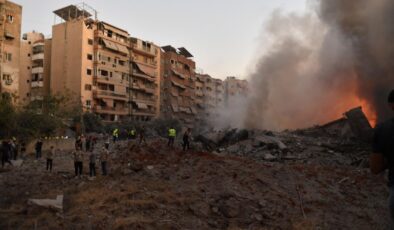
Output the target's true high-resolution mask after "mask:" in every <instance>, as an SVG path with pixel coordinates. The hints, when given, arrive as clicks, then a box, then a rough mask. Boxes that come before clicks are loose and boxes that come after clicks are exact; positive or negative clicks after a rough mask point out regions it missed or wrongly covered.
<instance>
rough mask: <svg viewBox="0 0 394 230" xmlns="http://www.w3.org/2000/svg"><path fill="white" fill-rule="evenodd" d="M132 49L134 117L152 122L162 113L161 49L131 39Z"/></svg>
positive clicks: (136, 39) (149, 43) (139, 40)
mask: <svg viewBox="0 0 394 230" xmlns="http://www.w3.org/2000/svg"><path fill="white" fill-rule="evenodd" d="M130 42H131V48H132V85H131V105H132V117H133V118H134V119H135V120H143V121H145V120H151V119H152V118H154V117H158V116H159V113H160V87H159V85H160V47H158V46H156V45H155V44H153V43H152V42H147V41H143V40H141V39H138V38H130Z"/></svg>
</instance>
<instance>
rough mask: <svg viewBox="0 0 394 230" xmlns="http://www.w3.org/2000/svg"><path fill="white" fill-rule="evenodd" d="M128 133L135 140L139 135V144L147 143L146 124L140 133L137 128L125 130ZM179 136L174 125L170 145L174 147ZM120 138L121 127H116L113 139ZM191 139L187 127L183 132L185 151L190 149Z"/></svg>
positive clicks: (170, 134)
mask: <svg viewBox="0 0 394 230" xmlns="http://www.w3.org/2000/svg"><path fill="white" fill-rule="evenodd" d="M125 132H126V133H127V136H128V139H129V140H135V139H137V137H138V144H139V145H141V144H146V139H145V126H142V127H141V128H140V129H139V130H138V133H137V131H136V129H135V128H132V129H130V131H127V130H126V131H125ZM176 137H177V131H176V129H175V128H174V127H170V128H169V129H168V144H167V145H168V147H174V142H175V139H176ZM118 139H119V129H118V128H115V129H114V130H113V131H112V140H113V142H114V143H115V142H116V141H117V140H118ZM190 140H191V129H190V128H187V129H186V131H185V132H184V133H183V137H182V141H183V143H182V148H183V151H186V150H189V149H190ZM106 146H109V141H107V142H106Z"/></svg>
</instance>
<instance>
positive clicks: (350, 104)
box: [338, 94, 377, 127]
mask: <svg viewBox="0 0 394 230" xmlns="http://www.w3.org/2000/svg"><path fill="white" fill-rule="evenodd" d="M343 105H344V106H345V107H346V109H342V110H341V111H338V113H339V114H338V116H340V115H342V114H341V113H343V112H344V111H347V110H350V109H353V108H355V107H359V106H361V108H362V110H363V112H364V114H365V116H366V117H367V119H368V121H369V124H370V125H371V127H375V126H376V122H377V115H376V112H375V110H374V108H373V107H372V106H371V105H370V104H369V103H368V101H366V100H364V99H361V98H359V97H358V96H357V95H355V94H353V95H349V96H348V98H347V100H345V101H344V102H343Z"/></svg>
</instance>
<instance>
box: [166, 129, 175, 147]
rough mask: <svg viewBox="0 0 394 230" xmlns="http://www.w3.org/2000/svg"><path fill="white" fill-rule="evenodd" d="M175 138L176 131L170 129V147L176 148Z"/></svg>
mask: <svg viewBox="0 0 394 230" xmlns="http://www.w3.org/2000/svg"><path fill="white" fill-rule="evenodd" d="M175 137H176V130H175V129H174V128H173V127H171V128H170V129H168V146H169V147H174V141H175Z"/></svg>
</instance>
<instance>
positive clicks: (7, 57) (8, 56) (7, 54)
mask: <svg viewBox="0 0 394 230" xmlns="http://www.w3.org/2000/svg"><path fill="white" fill-rule="evenodd" d="M5 59H6V60H7V61H12V53H5Z"/></svg>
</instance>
